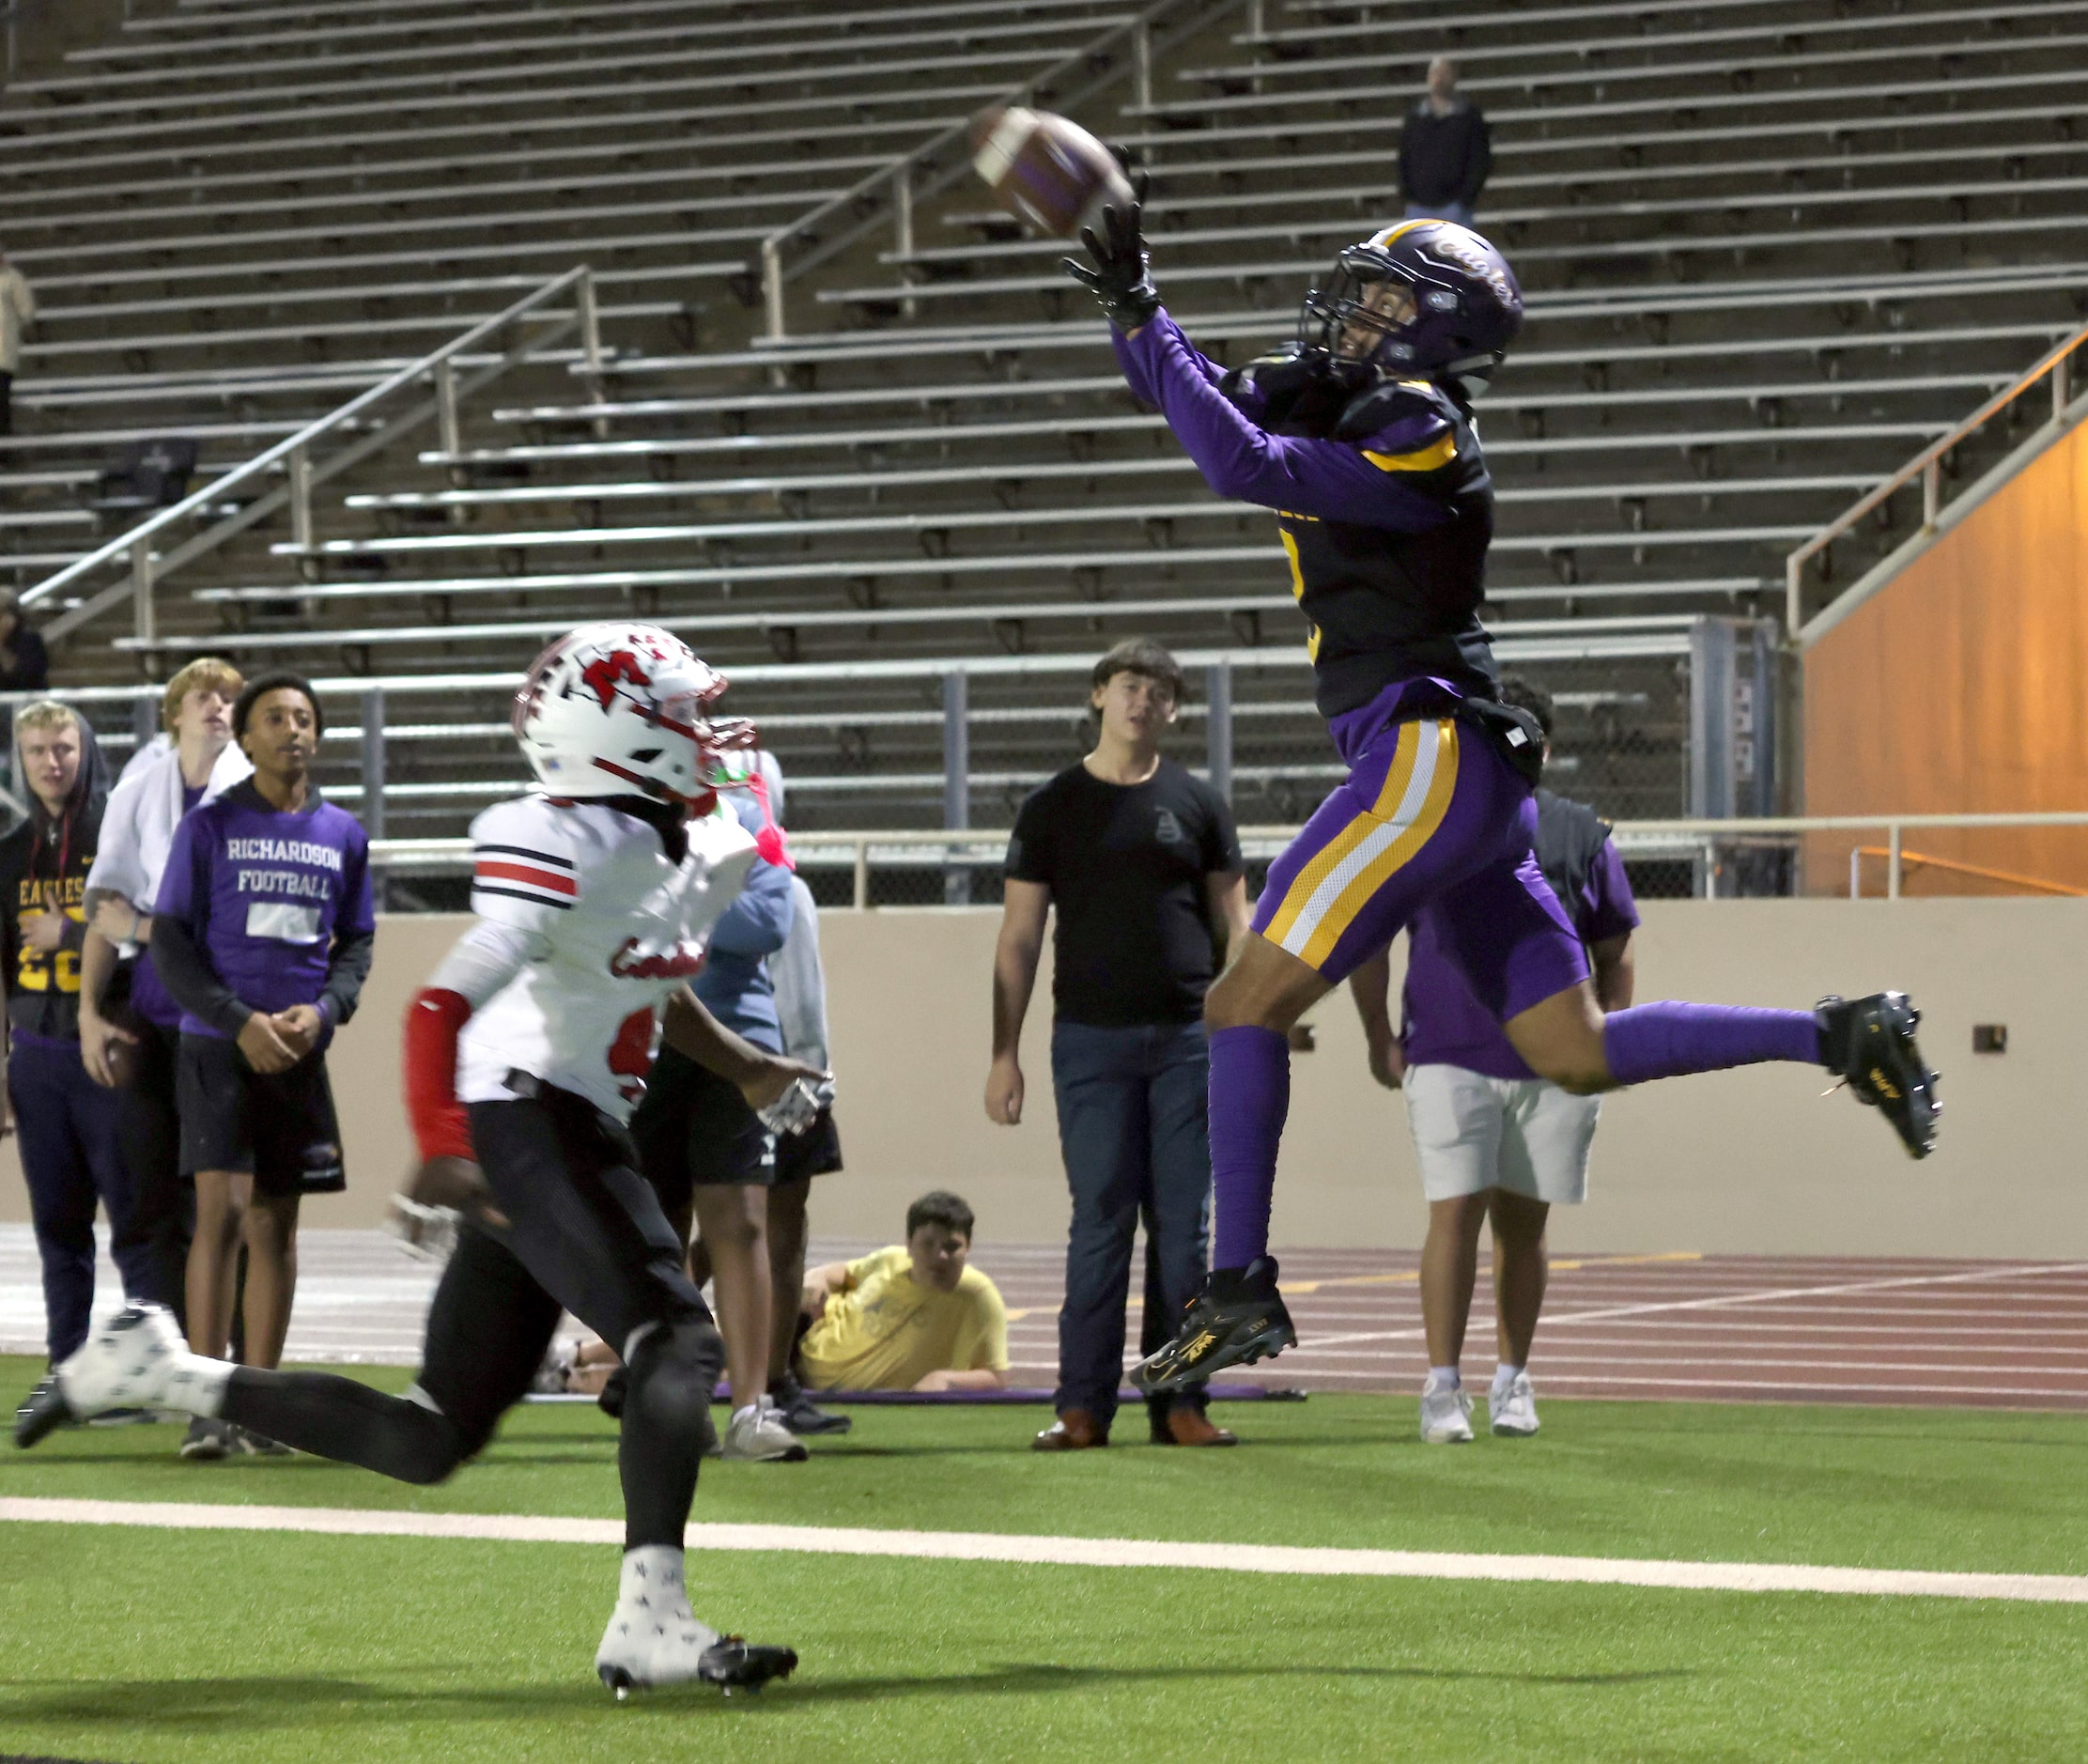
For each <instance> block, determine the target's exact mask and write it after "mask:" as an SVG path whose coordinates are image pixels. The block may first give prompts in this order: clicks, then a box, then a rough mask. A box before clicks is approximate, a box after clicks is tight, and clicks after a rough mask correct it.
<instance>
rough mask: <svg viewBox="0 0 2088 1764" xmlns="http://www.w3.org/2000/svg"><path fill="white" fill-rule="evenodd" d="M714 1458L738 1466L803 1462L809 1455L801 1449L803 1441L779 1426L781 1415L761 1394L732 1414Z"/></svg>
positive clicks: (771, 1398) (780, 1424) (772, 1402)
mask: <svg viewBox="0 0 2088 1764" xmlns="http://www.w3.org/2000/svg"><path fill="white" fill-rule="evenodd" d="M718 1455H719V1457H720V1458H733V1459H737V1460H738V1461H739V1462H742V1463H803V1462H805V1460H806V1459H807V1458H809V1457H811V1456H812V1453H810V1452H809V1451H807V1450H806V1449H805V1447H804V1442H803V1441H801V1440H800V1439H799V1438H798V1437H797V1434H795V1433H793V1432H792V1431H790V1429H789V1428H787V1427H785V1426H784V1425H783V1417H782V1412H781V1410H779V1409H778V1408H777V1407H776V1400H775V1398H773V1397H770V1396H766V1395H763V1396H760V1397H757V1398H755V1399H754V1400H753V1401H752V1402H750V1403H749V1404H748V1405H747V1406H746V1407H745V1408H744V1409H735V1411H734V1412H733V1418H732V1421H731V1423H730V1424H729V1425H728V1426H727V1427H726V1429H725V1439H724V1443H723V1444H722V1445H720V1446H719V1448H718Z"/></svg>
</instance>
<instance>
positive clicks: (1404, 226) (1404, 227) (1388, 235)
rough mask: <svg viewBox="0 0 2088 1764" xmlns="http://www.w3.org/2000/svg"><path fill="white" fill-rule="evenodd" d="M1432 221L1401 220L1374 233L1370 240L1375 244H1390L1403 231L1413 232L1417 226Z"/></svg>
mask: <svg viewBox="0 0 2088 1764" xmlns="http://www.w3.org/2000/svg"><path fill="white" fill-rule="evenodd" d="M1430 224H1431V223H1430V222H1428V221H1400V222H1399V223H1397V224H1395V225H1392V226H1388V227H1386V228H1385V229H1384V231H1383V232H1381V233H1373V234H1372V235H1371V236H1370V239H1369V243H1370V244H1373V245H1389V244H1390V243H1391V242H1392V241H1393V240H1395V239H1398V238H1399V237H1400V235H1401V234H1402V233H1411V232H1412V231H1413V230H1414V229H1415V227H1417V226H1428V225H1430Z"/></svg>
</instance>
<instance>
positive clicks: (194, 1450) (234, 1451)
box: [181, 1415, 241, 1463]
mask: <svg viewBox="0 0 2088 1764" xmlns="http://www.w3.org/2000/svg"><path fill="white" fill-rule="evenodd" d="M240 1450H241V1447H240V1432H239V1429H237V1428H236V1427H234V1426H233V1425H232V1423H231V1422H229V1421H213V1420H211V1419H210V1418H209V1416H202V1415H198V1416H192V1417H191V1419H190V1421H189V1431H188V1432H187V1433H186V1434H185V1435H183V1437H182V1440H181V1456H182V1457H184V1458H186V1459H187V1460H188V1461H189V1462H191V1463H218V1462H222V1461H223V1460H224V1459H226V1458H232V1457H237V1456H238V1455H239V1453H240Z"/></svg>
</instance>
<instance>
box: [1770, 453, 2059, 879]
mask: <svg viewBox="0 0 2088 1764" xmlns="http://www.w3.org/2000/svg"><path fill="white" fill-rule="evenodd" d="M2083 582H2088V428H2081V427H2076V428H2075V429H2073V430H2072V431H2071V432H2070V433H2068V434H2066V435H2065V436H2063V437H2061V438H2060V439H2059V440H2058V441H2054V442H2053V443H2052V445H2050V446H2049V447H2048V448H2047V449H2046V450H2045V451H2044V452H2043V453H2042V454H2040V455H2038V456H2037V457H2035V458H2034V459H2033V460H2031V461H2030V462H2029V463H2028V464H2027V465H2025V466H2024V467H2023V468H2022V470H2021V471H2020V472H2017V473H2016V475H2015V476H2014V477H2012V478H2010V479H2009V480H2008V481H2007V482H2006V483H2004V484H2002V485H2001V486H2000V487H1998V488H1996V489H1995V490H1994V491H1993V493H1992V494H1991V495H1989V496H1987V498H1986V500H1985V501H1983V502H1982V503H1979V505H1978V506H1977V507H1975V508H1973V509H1972V511H1971V512H1970V513H1969V514H1968V515H1967V516H1966V517H1965V518H1964V519H1963V520H1961V521H1959V522H1958V523H1957V524H1956V525H1953V526H1951V527H1949V528H1947V529H1946V530H1945V531H1943V532H1942V533H1941V534H1939V535H1938V536H1937V538H1936V539H1935V541H1934V542H1933V543H1932V544H1930V545H1929V546H1928V547H1927V548H1926V549H1924V550H1922V551H1921V553H1920V554H1919V555H1918V556H1916V557H1915V558H1913V560H1912V561H1911V562H1910V563H1909V564H1908V565H1907V567H1906V568H1905V569H1903V570H1902V571H1900V573H1899V574H1898V575H1897V576H1896V577H1895V578H1894V579H1893V580H1891V581H1890V582H1889V583H1887V584H1886V585H1885V586H1884V587H1883V588H1881V589H1879V591H1878V592H1877V593H1876V594H1874V595H1872V596H1870V597H1869V598H1868V599H1866V600H1864V602H1863V603H1862V604H1861V605H1859V606H1858V607H1857V608H1856V609H1855V610H1854V611H1851V612H1850V613H1849V614H1848V616H1847V617H1846V618H1844V619H1843V620H1842V621H1841V622H1840V623H1839V624H1837V625H1835V626H1833V627H1832V628H1831V629H1829V630H1828V631H1827V632H1826V633H1825V634H1824V635H1823V636H1821V637H1820V639H1819V640H1818V642H1816V643H1814V644H1813V645H1812V646H1811V647H1810V648H1808V649H1807V651H1806V653H1805V673H1804V693H1805V811H1804V812H1806V813H1807V814H1873V813H1898V814H1918V813H1966V814H1970V813H1977V812H2005V813H2020V812H2033V811H2053V810H2061V811H2064V810H2079V809H2081V808H2084V807H2088V596H2083V594H2082V592H2081V584H2082V583H2083ZM1878 837H1879V836H1878V835H1877V834H1875V833H1872V834H1866V835H1864V841H1865V843H1871V844H1875V843H1877V842H1878ZM1849 843H1850V842H1849V841H1848V840H1847V839H1840V840H1831V839H1829V838H1828V837H1827V836H1825V835H1820V836H1817V837H1816V838H1815V839H1813V840H1811V841H1808V843H1807V844H1808V849H1807V854H1806V856H1807V865H1806V873H1807V874H1808V876H1809V877H1810V878H1812V880H1813V882H1814V885H1815V891H1824V892H1836V891H1839V890H1843V889H1845V888H1846V887H1847V885H1848V884H1847V878H1848V846H1849ZM1907 844H1908V845H1909V846H1910V848H1911V849H1913V850H1916V851H1919V852H1921V853H1924V854H1926V855H1929V856H1934V857H1939V858H1944V859H1955V860H1957V861H1958V862H1960V863H1966V864H1973V865H1977V866H1980V867H1982V868H1986V869H1992V870H2000V871H2005V872H2009V873H2011V874H2016V875H2021V876H2029V877H2034V878H2038V879H2041V880H2044V881H2048V882H2056V883H2061V884H2065V885H2070V886H2072V887H2075V888H2088V829H2084V828H2009V829H1997V828H1979V829H1964V830H1954V829H1948V828H1919V829H1910V831H1909V833H1908V836H1907ZM1868 874H1869V878H1870V881H1869V886H1870V887H1871V888H1872V889H1873V890H1878V889H1880V888H1881V887H1882V883H1881V879H1880V878H1881V874H1882V871H1881V867H1880V866H1879V864H1878V863H1877V862H1876V861H1873V862H1871V864H1870V865H1869V869H1868ZM1908 887H1909V888H1910V890H1912V891H1914V892H1941V893H1952V894H1962V893H1976V892H1980V891H1982V886H1981V884H1980V883H1979V882H1978V880H1977V879H1976V878H1972V877H1965V876H1953V875H1951V874H1949V873H1947V872H1941V871H1936V870H1927V871H1925V870H1922V869H1920V868H1918V867H1917V868H1916V869H1914V870H1913V871H1912V872H1911V873H1910V877H1909V882H1908ZM2005 891H2008V892H2015V891H2017V890H2014V889H2007V890H2005Z"/></svg>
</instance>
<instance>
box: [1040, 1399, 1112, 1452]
mask: <svg viewBox="0 0 2088 1764" xmlns="http://www.w3.org/2000/svg"><path fill="white" fill-rule="evenodd" d="M1108 1443H1109V1433H1108V1430H1107V1429H1106V1428H1105V1427H1104V1426H1103V1425H1102V1423H1101V1422H1099V1421H1097V1420H1096V1419H1095V1418H1094V1416H1092V1415H1090V1414H1089V1413H1088V1411H1087V1410H1085V1409H1068V1410H1067V1411H1066V1412H1065V1414H1063V1415H1061V1416H1059V1418H1058V1419H1057V1420H1056V1421H1054V1422H1052V1424H1051V1425H1050V1426H1049V1427H1047V1428H1045V1429H1044V1431H1043V1432H1041V1433H1039V1434H1038V1435H1037V1437H1036V1438H1035V1439H1033V1440H1031V1441H1030V1442H1029V1449H1030V1450H1031V1451H1092V1450H1093V1449H1094V1448H1095V1447H1098V1446H1106V1445H1107V1444H1108Z"/></svg>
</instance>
